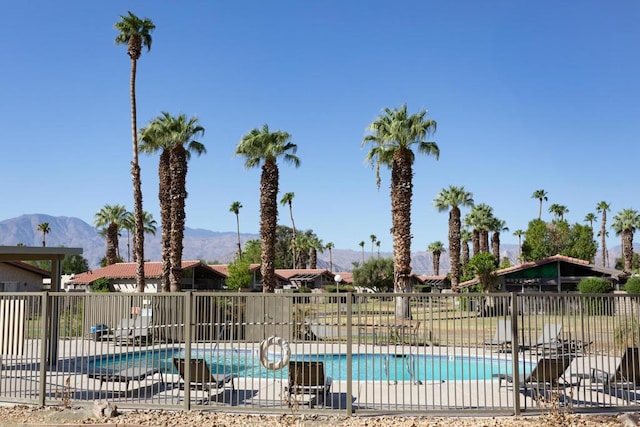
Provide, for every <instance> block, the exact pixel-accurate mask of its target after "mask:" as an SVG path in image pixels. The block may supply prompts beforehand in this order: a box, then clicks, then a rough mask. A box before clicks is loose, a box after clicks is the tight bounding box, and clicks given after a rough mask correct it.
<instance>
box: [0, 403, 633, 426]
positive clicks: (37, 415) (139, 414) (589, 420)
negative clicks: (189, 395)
mask: <svg viewBox="0 0 640 427" xmlns="http://www.w3.org/2000/svg"><path fill="white" fill-rule="evenodd" d="M94 411H95V409H93V408H70V409H62V408H59V407H47V408H35V407H29V406H11V407H0V427H5V426H6V427H8V426H21V425H29V426H55V425H87V424H90V425H105V426H108V425H116V424H117V425H118V426H119V427H134V426H157V427H160V426H172V427H173V426H180V427H192V426H197V427H205V426H255V425H259V426H261V427H272V426H273V427H275V426H278V427H280V426H292V427H293V426H300V427H320V426H331V427H337V426H345V427H349V426H353V427H356V426H358V427H365V426H366V427H378V426H380V427H381V426H385V427H427V426H429V427H431V426H433V427H435V426H442V427H444V426H446V427H453V426H479V427H494V426H496V427H502V426H519V427H533V426H546V427H551V426H554V427H555V426H560V427H573V426H576V427H577V426H580V427H591V426H593V427H595V426H599V427H606V426H637V425H639V424H638V420H639V419H640V417H639V416H638V414H629V413H627V414H623V415H575V414H568V413H562V412H556V413H549V414H546V415H541V416H526V417H482V418H480V417H408V416H376V417H372V416H366V417H365V416H354V417H344V416H342V415H340V416H325V415H306V414H304V415H303V414H296V415H245V414H242V415H240V414H220V413H211V412H195V411H194V412H184V411H159V410H145V411H123V412H122V413H120V414H119V415H117V416H114V417H111V418H104V417H96V416H95V415H94Z"/></svg>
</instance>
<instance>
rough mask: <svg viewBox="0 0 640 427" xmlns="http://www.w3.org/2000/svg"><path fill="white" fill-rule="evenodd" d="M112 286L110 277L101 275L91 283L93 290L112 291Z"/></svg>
mask: <svg viewBox="0 0 640 427" xmlns="http://www.w3.org/2000/svg"><path fill="white" fill-rule="evenodd" d="M110 291H111V287H110V286H109V279H107V278H106V277H101V278H100V279H96V280H94V281H93V283H92V284H91V292H110Z"/></svg>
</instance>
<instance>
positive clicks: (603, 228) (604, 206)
mask: <svg viewBox="0 0 640 427" xmlns="http://www.w3.org/2000/svg"><path fill="white" fill-rule="evenodd" d="M610 210H611V204H610V203H607V202H605V201H604V200H603V201H602V202H600V203H598V204H597V205H596V211H597V212H598V213H599V214H602V216H601V219H600V233H599V234H600V238H601V240H600V243H601V245H602V266H603V267H604V266H605V265H606V260H607V259H608V256H607V240H606V237H607V212H609V211H610Z"/></svg>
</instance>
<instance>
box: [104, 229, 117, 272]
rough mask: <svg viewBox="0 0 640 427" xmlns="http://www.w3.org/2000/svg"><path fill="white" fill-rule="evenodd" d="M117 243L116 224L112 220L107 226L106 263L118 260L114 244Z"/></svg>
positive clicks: (113, 262)
mask: <svg viewBox="0 0 640 427" xmlns="http://www.w3.org/2000/svg"><path fill="white" fill-rule="evenodd" d="M117 244H118V226H117V225H116V224H115V223H114V222H112V223H110V224H109V226H108V227H107V265H112V264H115V263H116V262H118V254H117V252H116V245H117Z"/></svg>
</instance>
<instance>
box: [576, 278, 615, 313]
mask: <svg viewBox="0 0 640 427" xmlns="http://www.w3.org/2000/svg"><path fill="white" fill-rule="evenodd" d="M611 291H613V286H612V285H611V282H609V281H608V280H606V279H601V278H599V277H587V278H585V279H582V280H580V282H579V283H578V292H580V293H581V294H606V293H609V292H611ZM608 302H611V301H610V300H606V299H604V298H603V297H589V298H586V299H585V300H584V310H585V314H589V315H595V316H603V315H608V314H611V312H612V307H611V305H610V304H608Z"/></svg>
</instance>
